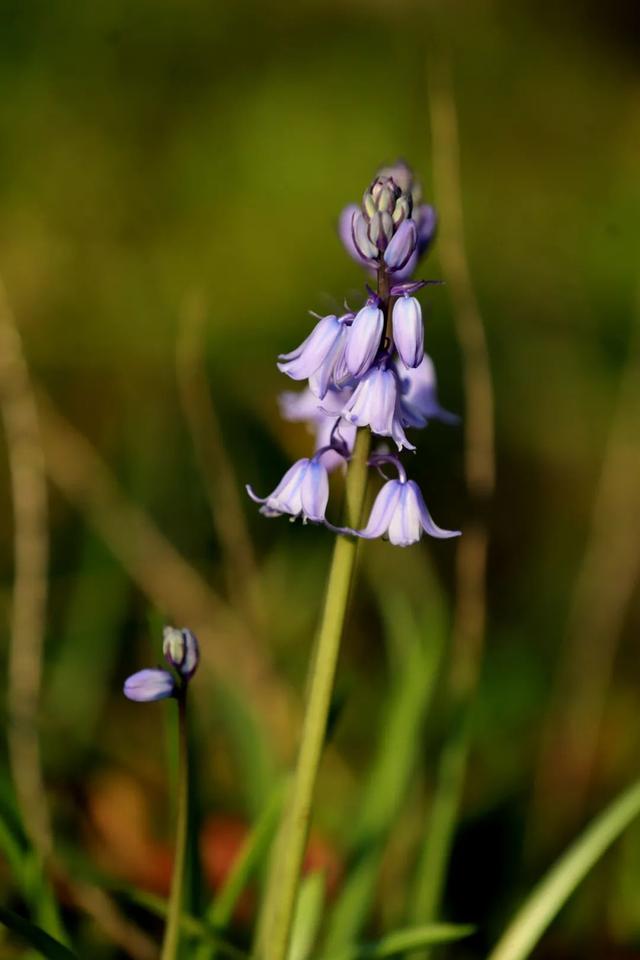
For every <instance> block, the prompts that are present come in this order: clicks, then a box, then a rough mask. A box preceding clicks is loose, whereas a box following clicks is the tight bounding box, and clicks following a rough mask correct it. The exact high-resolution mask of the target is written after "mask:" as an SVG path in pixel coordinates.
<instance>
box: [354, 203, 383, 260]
mask: <svg viewBox="0 0 640 960" xmlns="http://www.w3.org/2000/svg"><path fill="white" fill-rule="evenodd" d="M351 236H352V238H353V243H354V246H355V248H356V250H357V251H358V254H359V255H360V257H361V258H362V259H363V260H364V262H365V263H367V264H369V263H370V261H371V260H375V258H376V257H377V256H378V248H377V247H376V245H375V244H374V243H372V242H371V240H370V239H369V224H368V223H367V221H366V220H365V218H364V214H362V213H360V212H359V211H358V212H357V213H354V214H353V217H352V220H351Z"/></svg>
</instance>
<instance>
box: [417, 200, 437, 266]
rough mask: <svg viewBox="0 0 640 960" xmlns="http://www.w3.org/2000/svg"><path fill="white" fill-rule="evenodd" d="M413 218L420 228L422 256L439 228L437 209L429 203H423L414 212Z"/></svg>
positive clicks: (419, 245)
mask: <svg viewBox="0 0 640 960" xmlns="http://www.w3.org/2000/svg"><path fill="white" fill-rule="evenodd" d="M413 218H414V220H415V221H416V225H417V228H418V253H419V254H420V256H422V254H423V253H424V252H425V251H426V249H427V247H428V246H429V245H430V243H431V241H432V240H433V238H434V237H435V233H436V229H437V226H438V215H437V213H436V211H435V207H432V206H431V205H430V204H428V203H423V204H421V205H420V206H419V207H418V209H417V210H414V212H413Z"/></svg>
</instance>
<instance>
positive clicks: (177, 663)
mask: <svg viewBox="0 0 640 960" xmlns="http://www.w3.org/2000/svg"><path fill="white" fill-rule="evenodd" d="M162 652H163V653H164V655H165V658H166V660H167V662H168V663H170V664H171V666H172V667H174V668H175V669H176V670H177V671H178V673H179V674H180V676H181V677H183V678H184V679H185V680H190V679H191V677H192V676H193V675H194V673H195V672H196V669H197V667H198V663H199V662H200V648H199V646H198V641H197V639H196V636H195V634H193V633H192V632H191V630H187V629H185V628H183V629H181V630H178V629H176V628H175V627H165V628H164V630H163V631H162Z"/></svg>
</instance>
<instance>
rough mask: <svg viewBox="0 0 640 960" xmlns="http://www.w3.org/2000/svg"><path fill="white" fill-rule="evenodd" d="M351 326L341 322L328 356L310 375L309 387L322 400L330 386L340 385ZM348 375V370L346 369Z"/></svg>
mask: <svg viewBox="0 0 640 960" xmlns="http://www.w3.org/2000/svg"><path fill="white" fill-rule="evenodd" d="M348 334H349V328H348V327H347V326H346V324H343V323H341V324H340V328H339V330H338V332H337V335H336V337H335V340H334V341H333V343H332V344H331V346H330V348H329V350H328V351H327V354H326V356H325V357H324V359H323V361H322V363H321V364H320V365H319V367H318V368H317V369H316V370H315V371H314V372H313V373H312V374H311V375H310V376H309V388H310V389H311V391H312V393H315V395H316V396H317V397H318V399H320V400H322V399H323V398H324V396H325V394H326V393H327V391H328V390H329V387H332V386H340V377H341V376H342V375H343V373H342V371H343V366H344V364H343V358H344V352H345V348H346V346H347V337H348ZM345 372H346V375H347V376H348V371H345Z"/></svg>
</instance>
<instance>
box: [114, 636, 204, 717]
mask: <svg viewBox="0 0 640 960" xmlns="http://www.w3.org/2000/svg"><path fill="white" fill-rule="evenodd" d="M162 652H163V654H164V657H165V660H166V661H167V663H168V664H169V666H170V667H173V670H174V671H175V672H170V671H169V670H162V669H161V668H160V667H152V668H148V669H145V670H138V672H137V673H134V674H132V675H131V676H130V677H127V679H126V680H125V682H124V694H125V696H126V697H128V698H129V700H137V701H139V702H141V703H150V702H152V701H154V700H166V699H168V698H169V697H178V696H181V695H182V694H183V693H184V692H185V691H186V686H187V684H188V683H189V681H190V680H191V678H192V676H193V675H194V673H195V672H196V670H197V667H198V663H199V661H200V648H199V646H198V641H197V639H196V637H195V634H193V633H192V632H191V630H187V629H185V628H182V629H180V630H178V629H176V628H175V627H165V628H164V630H163V634H162Z"/></svg>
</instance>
